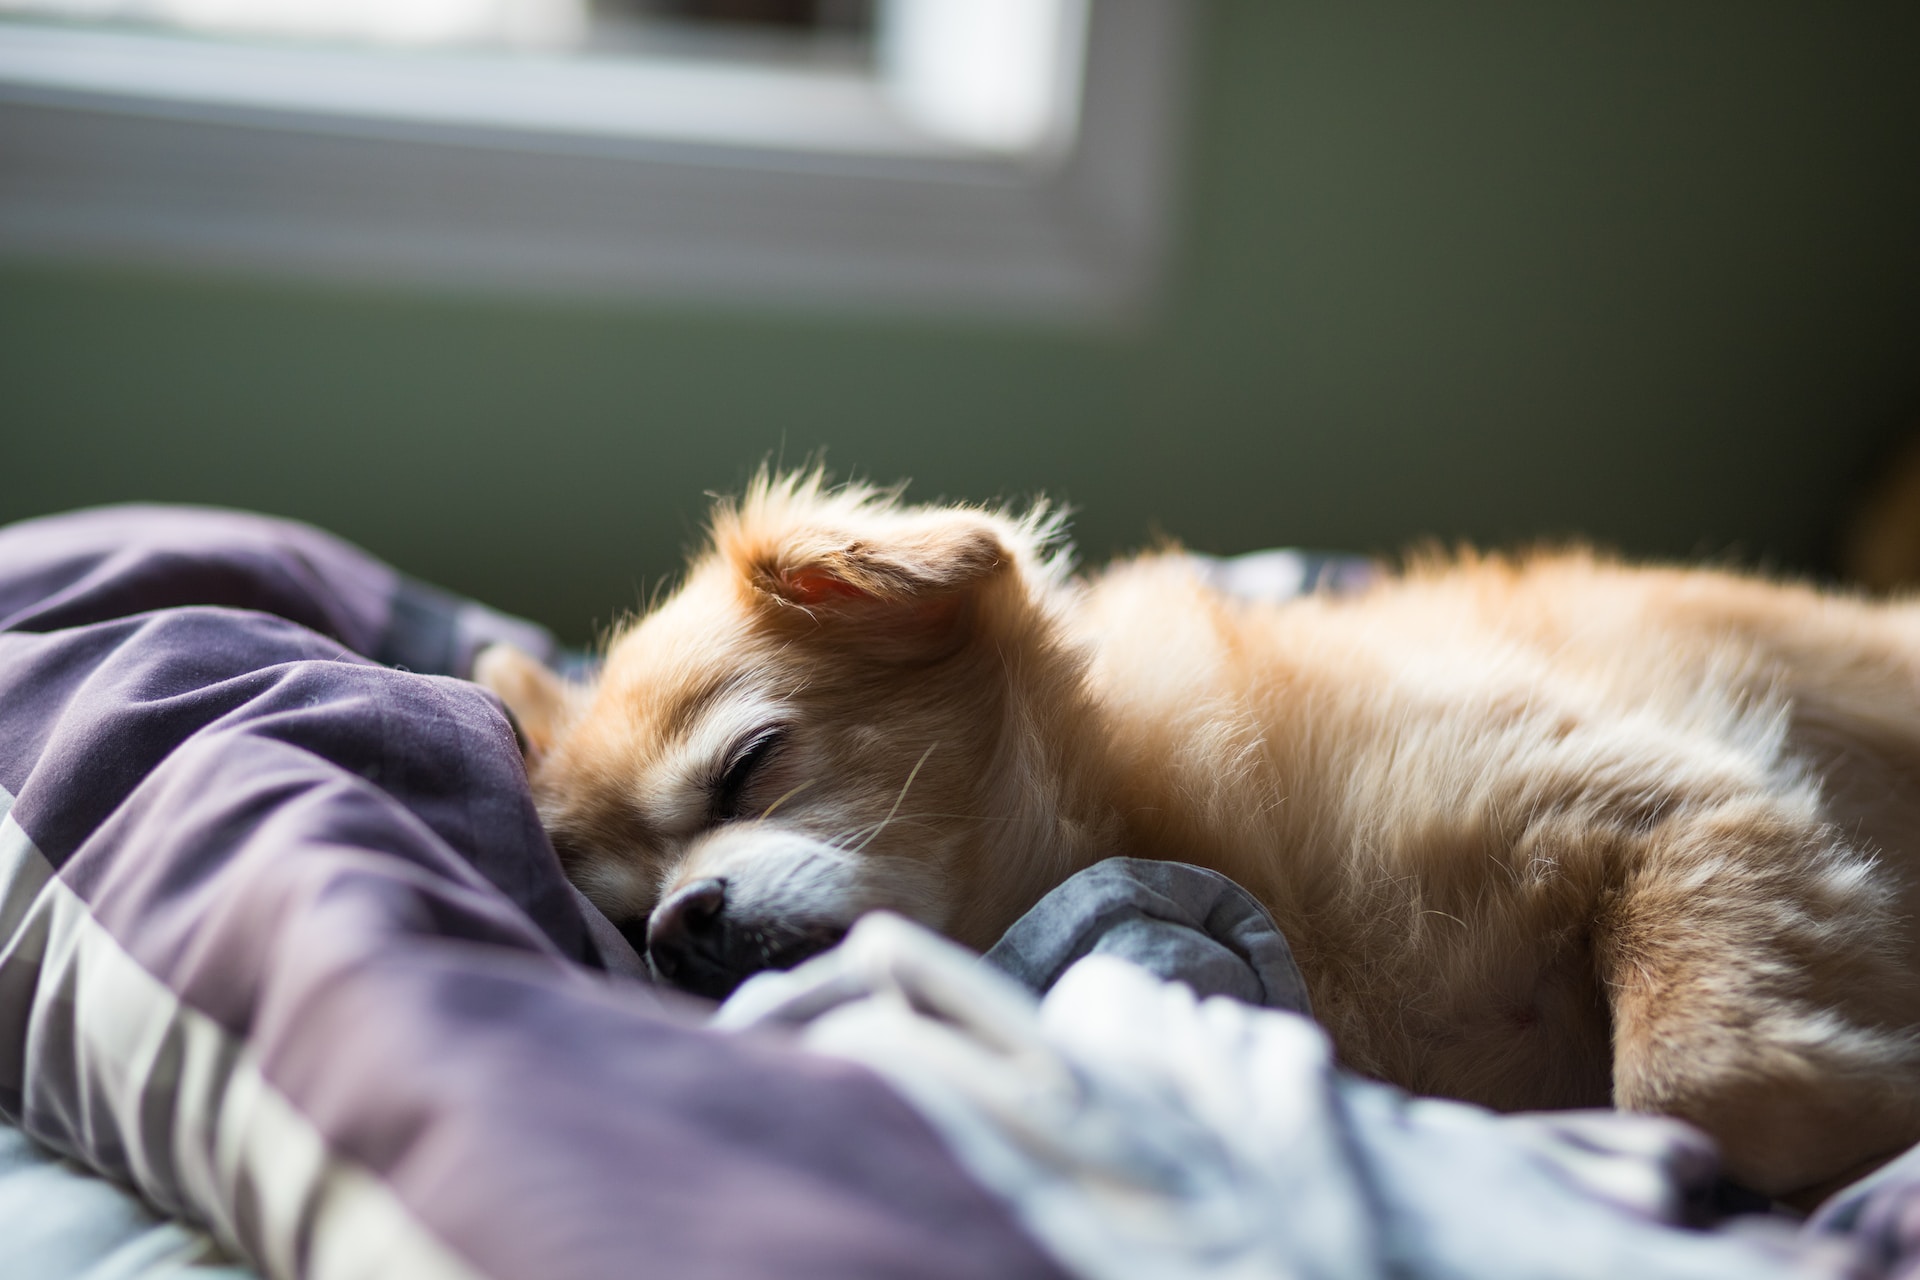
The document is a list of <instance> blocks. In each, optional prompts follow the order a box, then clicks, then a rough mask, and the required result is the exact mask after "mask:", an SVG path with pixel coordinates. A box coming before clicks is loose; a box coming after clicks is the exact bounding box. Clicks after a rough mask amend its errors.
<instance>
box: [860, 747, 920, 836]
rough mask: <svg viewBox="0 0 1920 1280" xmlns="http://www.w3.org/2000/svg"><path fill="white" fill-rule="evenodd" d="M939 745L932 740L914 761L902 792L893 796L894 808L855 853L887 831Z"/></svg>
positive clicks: (888, 811)
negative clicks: (923, 767) (914, 782)
mask: <svg viewBox="0 0 1920 1280" xmlns="http://www.w3.org/2000/svg"><path fill="white" fill-rule="evenodd" d="M939 745H940V744H939V743H937V742H930V743H928V744H927V749H926V750H925V751H922V752H921V753H920V758H919V759H918V760H915V761H914V762H913V768H911V769H909V770H907V780H906V781H905V782H903V783H901V784H900V794H899V795H897V796H895V797H894V798H893V808H891V809H889V810H887V816H886V817H884V818H882V819H880V825H879V826H876V827H875V828H874V829H873V834H872V835H869V836H868V837H867V838H866V839H865V840H862V841H861V842H860V844H859V846H858V847H857V848H855V849H854V852H855V853H859V852H860V851H861V850H863V849H865V848H866V847H867V846H868V845H870V844H872V843H873V840H874V836H877V835H879V834H880V833H881V832H882V831H885V830H886V829H887V824H888V823H889V822H892V821H893V815H894V814H896V813H898V812H900V804H901V802H902V801H904V800H905V799H906V798H907V788H909V787H911V786H912V785H913V780H914V779H915V778H917V777H919V776H920V766H921V765H923V764H925V763H926V762H927V757H928V756H930V755H932V754H933V749H934V748H935V747H937V746H939Z"/></svg>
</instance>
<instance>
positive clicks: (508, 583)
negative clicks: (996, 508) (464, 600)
mask: <svg viewBox="0 0 1920 1280" xmlns="http://www.w3.org/2000/svg"><path fill="white" fill-rule="evenodd" d="M1201 26H1202V30H1201V36H1200V41H1199V44H1198V47H1197V49H1196V53H1195V60H1194V69H1193V75H1192V84H1193V103H1192V112H1191V118H1190V121H1189V135H1190V141H1189V146H1188V148H1187V151H1186V155H1185V162H1184V171H1185V174H1186V178H1185V181H1184V183H1183V192H1182V204H1183V218H1182V224H1181V229H1180V232H1179V235H1178V237H1177V245H1176V249H1175V261H1174V265H1173V267H1172V270H1171V271H1170V273H1169V278H1168V282H1167V286H1166V289H1165V291H1164V295H1163V297H1162V299H1161V302H1160V304H1159V305H1158V307H1157V308H1156V309H1155V312H1154V314H1153V316H1152V317H1151V319H1150V320H1149V321H1148V322H1147V323H1146V324H1145V325H1143V326H1141V327H1139V328H1138V329H1136V330H1133V331H1129V332H1107V333H1100V332H1081V331H1070V330H1060V329H1049V328H1045V327H1035V326H1019V325H1008V326H993V325H988V324H982V323H978V322H967V323H961V322H958V321H956V322H953V323H942V322H938V321H930V320H926V319H924V318H923V319H917V320H908V319H901V318H893V317H864V318H863V317H856V316H835V315H799V314H794V313H791V312H788V313H777V312H768V313H765V314H760V313H753V312H748V311H742V310H740V309H737V308H734V309H718V308H715V309H704V310H702V309H688V308H668V307H664V306H656V307H647V306H640V305H635V306H633V307H630V308H616V307H609V306H606V305H604V304H591V305H590V304H584V303H583V304H580V305H578V306H572V305H566V304H561V303H554V302H551V301H544V302H531V301H526V300H523V299H514V298H503V297H495V298H487V299H474V298H457V297H446V296H428V295H421V294H411V293H405V294H403V293H398V292H395V293H377V292H369V291H347V290H344V289H330V288H323V287H316V286H309V285H293V284H284V283H269V282H259V281H236V280H221V279H209V278H197V277H194V276H192V275H189V274H171V275H170V274H166V273H162V272H145V273H131V272H125V271H108V270H106V269H89V268H84V267H75V266H54V265H46V264H37V265H36V264H15V265H12V266H7V267H4V268H0V441H3V442H4V452H3V453H0V518H3V519H12V518H17V517H21V516H27V515H32V514H37V513H40V512H45V511H51V510H55V509H59V508H62V507H67V506H73V505H79V504H85V503H93V502H102V501H109V500H117V499H127V498H147V499H169V500H183V501H200V502H216V503H227V504H234V505H242V506H249V507H257V508H262V509H266V510H272V511H279V512H284V513H288V514H292V515H296V516H301V517H304V518H307V519H310V520H314V521H317V522H320V523H322V524H325V525H328V526H330V527H332V528H334V529H336V530H338V531H340V532H342V533H344V534H346V535H347V536H349V537H352V538H354V539H357V540H359V541H361V542H363V543H365V544H366V545H368V546H370V547H372V548H373V549H375V550H376V551H378V552H380V553H381V554H383V555H385V556H387V557H389V558H390V559H392V560H394V561H396V562H398V563H400V564H401V565H403V566H404V567H406V568H408V569H410V570H412V571H414V572H416V573H419V574H422V575H424V576H427V577H429V578H433V579H437V580H439V581H441V582H443V583H445V584H447V585H449V586H452V587H455V588H458V589H461V590H464V591H468V592H472V593H475V594H478V595H480V596H483V597H486V598H488V599H491V600H493V601H495V602H497V603H499V604H501V605H503V606H505V607H508V608H512V609H516V610H519V611H522V612H525V613H528V614H531V615H533V616H535V617H538V618H540V619H542V620H544V621H546V622H548V623H550V624H552V625H554V626H555V627H557V628H558V629H560V630H561V631H563V632H564V633H566V634H568V635H570V636H573V637H576V638H578V637H582V636H584V635H586V634H587V633H588V632H589V631H590V630H591V628H592V627H593V626H594V624H595V622H596V620H598V621H605V620H606V619H608V618H609V617H611V616H612V615H613V614H615V613H617V612H618V611H619V610H621V609H623V608H625V607H626V606H628V605H629V604H631V603H633V602H634V601H635V600H636V599H637V597H638V594H639V591H640V590H641V588H642V586H643V584H644V585H651V584H652V583H653V582H654V581H657V580H658V579H659V578H660V577H661V575H663V574H666V573H669V572H670V571H671V570H672V568H673V566H674V565H675V564H676V563H677V560H678V556H679V552H680V549H681V548H682V547H683V546H684V545H685V544H686V543H687V542H688V541H689V540H690V538H691V537H692V536H693V534H694V531H695V530H696V529H697V527H698V524H699V521H700V517H701V512H702V509H703V506H704V501H705V500H704V499H703V498H702V496H701V495H702V492H703V491H705V490H711V489H727V488H731V487H734V486H737V485H738V483H739V482H740V480H741V479H742V478H743V477H744V476H745V475H746V474H747V472H748V471H749V470H750V469H751V468H752V467H753V465H754V464H755V463H756V462H758V461H759V460H760V459H762V458H763V457H766V456H768V455H770V454H783V455H784V456H785V457H786V458H788V459H797V458H800V457H803V456H804V455H806V454H808V453H809V452H810V451H812V450H816V449H819V448H823V447H824V448H825V449H826V450H827V456H828V459H829V461H830V462H831V463H833V464H835V465H836V466H837V467H839V468H841V469H843V470H854V471H858V472H862V473H865V474H867V475H870V476H873V477H876V478H880V479H891V478H895V477H899V476H912V477H913V478H914V480H915V485H914V489H913V492H914V493H915V494H918V495H922V496H928V497H931V496H936V495H951V496H965V497H974V498H991V497H995V496H999V495H1020V494H1026V493H1031V492H1034V491H1037V490H1044V491H1046V492H1048V493H1051V494H1054V495H1058V496H1061V497H1064V498H1065V499H1067V500H1069V501H1070V502H1072V503H1073V504H1074V505H1075V506H1076V507H1078V509H1079V511H1080V515H1079V517H1078V520H1077V528H1078V531H1079V537H1080V541H1081V543H1082V546H1083V547H1084V548H1085V549H1086V550H1087V551H1088V552H1089V554H1090V555H1092V556H1102V555H1105V554H1108V553H1110V552H1112V551H1114V550H1116V549H1120V548H1124V547H1128V546H1134V545H1138V544H1140V543H1141V542H1143V541H1146V540H1148V539H1149V538H1150V537H1152V536H1153V535H1154V534H1155V533H1156V532H1166V533H1170V534H1173V535H1176V536H1178V537H1180V538H1182V539H1184V540H1186V541H1187V542H1189V543H1190V544H1192V545H1195V546H1198V547H1203V548H1207V549H1213V550H1221V551H1232V550H1240V549H1246V548H1251V547H1256V546H1262V545H1270V544H1274V543H1287V542H1292V543H1303V544H1311V545H1323V546H1345V547H1358V548H1365V549H1391V548H1393V547H1395V546H1397V545H1400V544H1402V543H1404V542H1405V541H1406V540H1408V539H1410V538H1415V537H1419V536H1422V535H1438V536H1440V537H1443V538H1448V539H1452V538H1456V537H1469V538H1473V539H1477V540H1483V541H1484V540H1491V541H1503V542H1504V541H1512V540H1515V539H1525V538H1532V537H1538V536H1558V535H1565V534H1574V533H1577V534H1583V535H1588V536H1591V537H1593V538H1596V539H1599V540H1601V541H1603V542H1606V543H1610V544H1614V545H1617V546H1621V547H1623V548H1625V549H1627V550H1629V551H1632V552H1635V553H1649V554H1659V555H1688V554H1696V553H1702V552H1704V553H1710V554H1715V555H1727V554H1732V555H1735V556H1739V557H1742V558H1745V559H1750V560H1751V559H1759V560H1763V561H1767V562H1770V563H1773V564H1777V565H1781V566H1785V567H1789V568H1803V567H1814V568H1817V567H1819V566H1820V564H1821V563H1822V557H1823V556H1824V555H1825V554H1826V549H1827V546H1828V540H1829V538H1830V537H1831V534H1832V531H1833V529H1834V527H1835V524H1836V522H1837V521H1838V520H1839V519H1840V518H1841V516H1842V514H1843V512H1844V510H1845V507H1846V504H1847V502H1848V500H1849V499H1850V497H1851V495H1852V494H1853V493H1854V492H1855V491H1856V489H1857V486H1858V485H1859V484H1860V483H1862V481H1863V480H1864V478H1865V477H1867V476H1868V475H1869V474H1870V473H1871V469H1872V465H1873V461H1874V459H1875V458H1876V457H1877V456H1878V455H1879V454H1880V452H1881V451H1882V450H1883V449H1884V448H1885V447H1886V446H1887V445H1888V444H1889V443H1890V442H1891V441H1893V440H1894V439H1896V438H1898V437H1899V436H1900V435H1901V434H1902V433H1903V432H1905V431H1907V430H1911V429H1914V428H1920V5H1913V4H1897V5H1896V4H1885V5H1865V4H1843V3H1835V4H1813V3H1805V4H1785V3H1772V2H1770V0H1768V2H1762V0H1754V2H1752V3H1745V4H1734V3H1727V4H1689V5H1676V4H1671V3H1644V4H1601V3H1597V2H1594V3H1584V2H1583V3H1569V4H1562V5H1536V6H1522V5H1504V6H1469V5H1446V6H1441V5H1434V4H1430V3H1426V2H1425V0H1421V2H1419V3H1413V2H1408V3H1397V4H1352V3H1340V4H1334V3H1317V4H1308V3H1291V2H1286V3H1283V2H1281V0H1236V2H1222V3H1218V4H1214V5H1212V6H1210V7H1208V8H1207V9H1206V10H1205V20H1204V22H1203V23H1202V24H1201ZM3 180H4V175H0V181H3Z"/></svg>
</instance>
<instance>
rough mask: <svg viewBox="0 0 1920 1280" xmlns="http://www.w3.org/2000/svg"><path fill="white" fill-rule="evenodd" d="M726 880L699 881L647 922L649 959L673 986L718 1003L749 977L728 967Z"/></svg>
mask: <svg viewBox="0 0 1920 1280" xmlns="http://www.w3.org/2000/svg"><path fill="white" fill-rule="evenodd" d="M726 909H727V882H726V881H725V880H695V881H694V882H693V883H692V884H690V885H685V886H682V887H681V888H680V889H678V890H676V891H675V892H674V893H673V894H672V896H670V897H669V898H667V900H666V901H665V902H662V903H661V904H660V905H659V906H657V907H655V908H654V909H653V915H652V916H651V917H649V918H648V920H647V961H648V963H650V964H652V966H653V971H654V972H655V973H656V974H658V975H659V976H660V977H661V978H662V979H663V980H665V981H667V982H671V983H672V984H673V985H674V986H676V987H680V988H682V989H684V990H687V991H691V992H694V993H695V994H696V995H703V996H712V997H713V998H714V999H716V1000H717V999H720V998H721V997H723V996H725V995H726V994H727V993H728V992H730V991H732V990H733V989H734V987H736V986H738V985H739V983H740V979H741V978H743V977H745V976H746V975H745V974H735V973H731V972H730V970H731V969H732V966H731V965H729V964H728V963H727V960H728V956H727V952H728V950H729V947H728V945H727V943H728V934H729V933H730V932H731V930H730V929H729V928H728V927H727V921H726Z"/></svg>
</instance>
